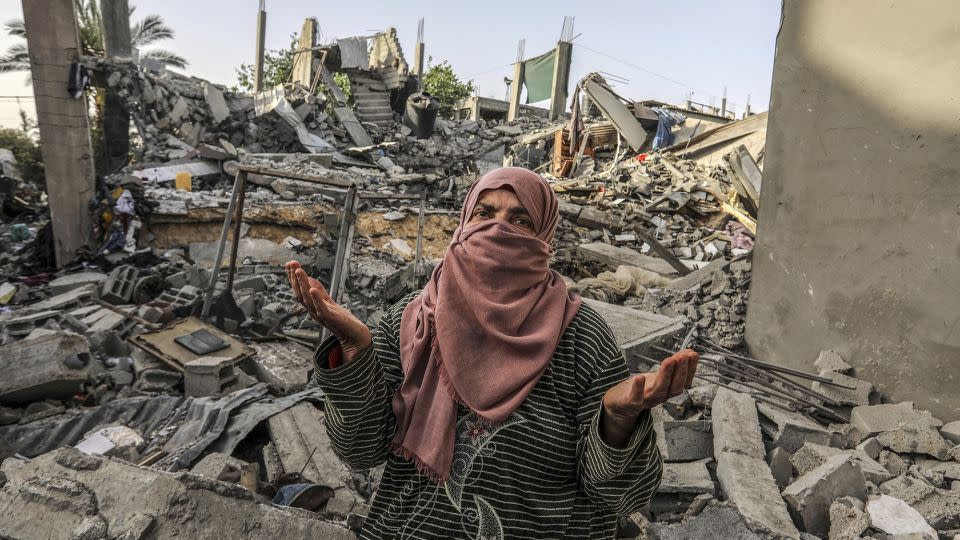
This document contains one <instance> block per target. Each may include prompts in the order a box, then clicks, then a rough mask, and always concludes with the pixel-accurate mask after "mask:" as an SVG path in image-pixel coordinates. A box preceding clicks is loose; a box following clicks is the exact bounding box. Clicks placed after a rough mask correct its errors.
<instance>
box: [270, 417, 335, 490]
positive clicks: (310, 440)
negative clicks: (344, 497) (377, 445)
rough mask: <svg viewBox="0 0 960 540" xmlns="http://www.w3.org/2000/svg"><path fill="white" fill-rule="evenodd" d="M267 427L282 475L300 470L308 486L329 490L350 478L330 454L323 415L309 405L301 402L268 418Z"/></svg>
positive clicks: (330, 447)
mask: <svg viewBox="0 0 960 540" xmlns="http://www.w3.org/2000/svg"><path fill="white" fill-rule="evenodd" d="M268 427H269V430H270V440H271V441H273V444H274V447H275V448H276V450H277V455H278V456H279V457H280V463H281V465H282V466H283V470H284V472H287V473H291V472H299V471H300V470H301V469H302V470H303V477H304V478H305V479H307V480H308V481H309V482H312V483H315V484H320V485H322V486H327V487H330V488H333V489H337V488H339V487H341V486H343V485H344V483H345V480H346V479H348V478H350V472H349V470H348V469H347V467H346V465H344V464H343V462H341V461H340V460H339V459H338V458H337V456H336V454H334V453H333V447H332V446H331V443H330V438H329V437H328V436H327V428H326V427H324V425H323V412H321V411H320V410H319V409H317V408H316V407H315V406H314V405H313V404H312V403H309V402H302V403H299V404H297V405H295V406H293V407H291V408H289V409H287V410H285V411H283V412H282V413H279V414H276V415H274V416H271V417H270V419H269V421H268ZM314 450H316V451H314ZM311 453H312V454H313V456H312V457H311Z"/></svg>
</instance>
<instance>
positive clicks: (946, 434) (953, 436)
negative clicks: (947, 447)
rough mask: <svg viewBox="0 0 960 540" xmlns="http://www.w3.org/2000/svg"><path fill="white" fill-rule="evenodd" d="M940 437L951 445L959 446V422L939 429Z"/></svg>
mask: <svg viewBox="0 0 960 540" xmlns="http://www.w3.org/2000/svg"><path fill="white" fill-rule="evenodd" d="M940 435H942V436H943V438H944V439H946V440H948V441H950V442H952V443H953V444H960V420H957V421H956V422H950V423H949V424H945V425H944V426H943V427H941V428H940Z"/></svg>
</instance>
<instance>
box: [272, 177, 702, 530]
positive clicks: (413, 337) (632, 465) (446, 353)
mask: <svg viewBox="0 0 960 540" xmlns="http://www.w3.org/2000/svg"><path fill="white" fill-rule="evenodd" d="M558 220H559V213H558V201H557V197H556V195H555V194H554V192H553V190H552V189H551V187H550V186H549V185H548V184H547V183H546V181H544V180H543V178H541V177H540V176H539V175H537V174H535V173H533V172H530V171H528V170H525V169H520V168H502V169H497V170H494V171H492V172H490V173H488V174H486V175H485V176H484V177H483V178H481V179H480V180H478V181H477V182H476V183H475V184H474V185H473V186H472V188H471V190H470V192H469V193H468V194H467V198H466V200H465V201H464V205H463V210H462V212H461V215H460V226H459V228H458V229H457V230H456V231H455V232H454V234H453V240H452V242H451V243H450V247H449V248H448V249H447V253H446V255H445V256H444V259H443V261H442V262H441V263H440V265H438V266H437V268H436V269H435V270H434V272H433V275H432V277H431V279H430V281H429V283H427V285H426V287H425V288H424V289H423V290H422V291H420V292H419V293H415V294H411V295H409V296H407V297H406V298H404V299H402V300H401V301H400V302H398V303H397V304H396V305H395V306H393V308H391V309H390V310H389V311H387V312H386V313H385V315H384V316H383V318H382V319H381V321H380V325H379V329H378V332H377V334H376V336H375V337H374V336H371V333H370V331H369V330H368V329H367V327H366V326H365V325H364V324H363V323H362V322H360V321H359V320H358V319H357V318H355V317H353V316H352V315H351V314H350V313H349V312H348V311H347V310H346V309H344V308H343V307H341V306H339V305H337V304H336V303H335V302H333V300H332V299H331V298H330V296H329V295H328V294H327V292H326V291H325V290H324V288H323V286H322V285H321V284H320V283H319V282H318V281H316V280H314V279H311V278H309V277H307V275H306V274H305V273H304V271H303V270H302V269H301V268H300V265H299V264H298V263H297V262H296V261H291V262H289V263H287V273H288V277H289V278H290V282H291V285H292V287H293V292H294V296H295V297H296V298H297V300H298V301H300V302H302V303H303V304H304V306H306V308H307V310H308V311H309V312H310V314H311V315H312V316H313V317H314V318H315V319H316V320H317V321H318V322H319V323H320V324H322V325H324V326H325V327H327V328H328V329H329V330H330V331H331V332H332V333H333V335H334V338H332V339H331V340H329V341H328V342H326V343H324V344H323V345H321V347H320V349H319V350H318V353H317V356H316V364H317V367H316V378H317V381H318V383H319V384H320V387H321V388H322V389H323V390H324V392H325V394H326V396H327V403H326V406H325V418H326V425H327V431H328V433H329V435H330V438H331V440H332V442H333V446H334V448H335V450H336V452H337V454H338V455H339V456H340V458H341V459H342V460H343V461H344V462H346V463H347V464H348V465H349V466H350V467H353V468H356V469H367V468H371V467H375V466H377V465H380V464H382V463H383V462H384V461H386V468H385V470H384V474H383V479H382V481H381V483H380V487H379V489H378V491H377V494H376V496H375V497H374V500H373V502H372V504H371V508H370V513H369V515H368V516H367V519H366V522H365V525H364V528H363V532H362V534H361V538H511V539H512V538H538V539H539V538H612V537H613V534H614V531H615V529H616V521H617V515H618V514H623V513H630V512H633V511H635V510H637V509H640V508H642V507H643V506H645V505H647V504H648V503H649V501H650V498H651V497H652V496H653V493H654V492H655V491H656V489H657V487H658V485H659V483H660V477H661V471H662V464H661V459H660V454H659V452H658V451H657V445H656V440H655V435H654V432H653V429H652V427H651V419H650V412H649V409H650V408H651V407H654V406H656V405H658V404H660V403H662V402H663V401H665V400H667V399H669V398H670V397H672V396H674V395H677V394H679V393H680V392H681V391H682V390H683V388H684V387H685V386H688V385H689V383H690V382H691V380H692V378H693V375H694V372H695V371H696V366H697V354H696V353H695V352H693V351H690V350H685V351H682V352H680V353H677V354H676V355H674V356H672V357H670V358H668V359H667V360H665V361H664V362H663V363H662V365H661V367H660V369H659V370H658V371H657V372H656V373H648V374H643V375H635V376H633V377H630V376H629V373H628V371H627V367H626V364H625V362H624V359H623V355H622V353H621V352H620V349H619V347H618V346H617V343H616V341H615V340H614V337H613V335H612V333H611V332H610V329H609V327H608V326H607V324H606V323H605V322H604V321H603V319H602V318H601V317H600V316H599V315H598V314H597V313H596V312H595V311H594V310H593V309H591V308H590V307H589V306H587V305H585V304H582V303H581V302H580V298H579V297H577V296H575V295H573V294H570V293H568V292H567V291H566V287H565V285H564V282H563V280H562V279H561V277H560V275H559V274H557V273H556V272H554V271H552V270H550V268H549V266H548V261H549V257H550V253H551V250H550V246H549V242H550V241H551V239H552V238H553V235H554V232H555V231H556V228H557V222H558Z"/></svg>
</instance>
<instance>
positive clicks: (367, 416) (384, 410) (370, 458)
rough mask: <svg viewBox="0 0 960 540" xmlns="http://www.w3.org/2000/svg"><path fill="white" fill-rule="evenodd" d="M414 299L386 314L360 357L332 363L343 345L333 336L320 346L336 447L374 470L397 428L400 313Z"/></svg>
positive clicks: (319, 365)
mask: <svg viewBox="0 0 960 540" xmlns="http://www.w3.org/2000/svg"><path fill="white" fill-rule="evenodd" d="M405 300H409V298H407V299H404V300H401V301H400V302H399V303H397V304H396V305H394V306H393V307H392V308H390V309H389V310H388V311H387V312H386V313H384V316H383V318H382V319H381V320H380V324H379V326H378V327H377V330H376V331H375V332H374V336H373V344H372V345H371V346H370V347H368V348H367V350H366V351H364V352H363V353H361V354H360V356H358V357H357V358H354V359H353V361H351V362H350V363H348V364H346V365H342V366H339V367H336V368H332V369H331V368H328V367H327V359H328V357H329V354H330V352H331V351H332V350H333V349H334V348H336V347H338V346H339V344H338V343H337V341H336V338H330V339H328V340H327V341H325V342H324V343H323V344H321V346H320V347H319V348H318V349H317V352H316V354H315V356H314V364H315V369H314V374H315V377H316V380H317V384H319V385H320V388H321V389H322V390H323V392H324V394H325V396H326V402H325V405H324V423H325V424H326V426H327V434H328V435H329V436H330V441H331V443H332V444H333V449H334V452H336V454H337V455H338V456H339V457H340V459H341V460H343V462H344V463H346V464H347V465H348V466H349V467H351V468H353V469H369V468H373V467H376V466H377V465H380V464H381V463H383V462H384V461H386V459H387V456H388V455H389V454H390V441H391V439H392V438H393V434H394V431H395V429H396V419H395V417H394V415H393V407H392V405H391V401H392V399H393V394H394V393H395V392H396V390H397V388H398V387H399V386H400V382H401V381H402V380H403V370H402V369H401V367H400V339H399V335H398V330H399V326H400V316H401V315H402V314H403V308H404V307H405V306H406V304H407V302H406V301H405Z"/></svg>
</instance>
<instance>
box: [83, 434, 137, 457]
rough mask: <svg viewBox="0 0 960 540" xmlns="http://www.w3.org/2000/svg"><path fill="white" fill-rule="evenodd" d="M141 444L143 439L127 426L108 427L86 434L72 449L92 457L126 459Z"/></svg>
mask: <svg viewBox="0 0 960 540" xmlns="http://www.w3.org/2000/svg"><path fill="white" fill-rule="evenodd" d="M143 443H144V440H143V437H141V436H140V434H139V433H137V431H136V430H134V429H130V428H128V427H127V426H109V427H104V428H99V429H94V430H93V431H91V432H89V433H87V434H86V435H84V436H83V439H81V440H80V442H78V443H77V444H76V445H74V448H76V449H77V450H79V451H81V452H83V453H84V454H89V455H94V456H117V457H120V458H126V457H127V456H128V455H131V452H133V453H135V452H136V451H137V450H138V449H139V448H140V447H141V446H142V445H143ZM134 455H135V454H134Z"/></svg>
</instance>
